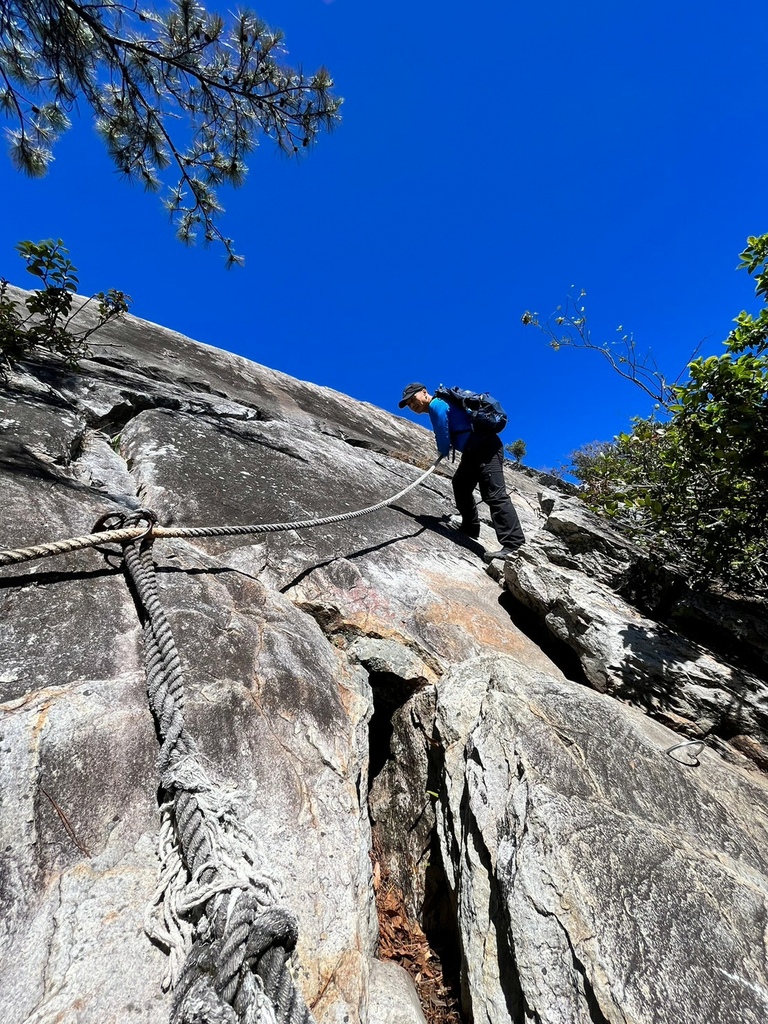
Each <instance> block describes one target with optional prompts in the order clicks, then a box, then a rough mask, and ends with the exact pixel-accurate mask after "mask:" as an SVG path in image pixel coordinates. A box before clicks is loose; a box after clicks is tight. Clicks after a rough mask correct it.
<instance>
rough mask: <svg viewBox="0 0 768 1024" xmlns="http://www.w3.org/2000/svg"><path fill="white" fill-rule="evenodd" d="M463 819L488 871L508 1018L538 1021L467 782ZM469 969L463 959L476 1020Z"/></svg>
mask: <svg viewBox="0 0 768 1024" xmlns="http://www.w3.org/2000/svg"><path fill="white" fill-rule="evenodd" d="M470 756H472V755H470ZM461 819H462V832H463V834H464V847H465V849H466V848H468V847H469V848H471V850H473V851H474V853H475V855H476V856H477V858H478V860H479V862H480V866H481V867H482V869H483V871H484V873H485V878H486V880H487V884H488V887H489V898H488V907H487V913H488V923H489V925H491V926H492V928H493V933H494V935H495V939H496V959H497V963H498V971H499V973H498V985H499V989H500V990H501V994H502V996H503V998H504V1000H505V1003H506V1008H507V1013H508V1015H509V1019H510V1020H511V1021H520V1020H524V1021H526V1022H528V1021H530V1022H535V1021H537V1020H538V1014H537V1013H536V1012H535V1010H533V1009H532V1008H531V1007H530V1006H529V1005H528V1003H527V1001H526V998H525V993H524V991H523V987H522V983H521V979H520V969H519V967H518V963H517V955H516V951H515V946H514V936H513V934H512V928H511V923H510V921H509V916H508V914H507V910H506V901H505V899H504V895H503V892H502V889H501V886H500V884H499V880H498V878H497V876H496V871H495V870H494V867H493V862H492V859H491V855H490V852H489V850H488V848H487V847H486V845H485V841H484V840H483V835H482V830H481V828H480V826H479V824H478V822H477V821H476V819H475V816H474V814H473V813H472V809H471V807H470V800H469V790H468V788H467V787H466V786H465V787H464V792H463V793H462V797H461ZM465 860H466V854H465V855H464V856H463V857H462V861H465ZM465 867H466V870H467V873H469V871H471V867H469V865H468V864H467V865H466V866H465ZM464 870H465V868H462V873H463V871H464ZM463 884H464V879H463V878H461V877H460V879H459V886H460V887H462V886H463ZM506 936H509V941H506V938H505V937H506ZM467 970H468V967H467V965H466V963H462V991H463V994H464V997H465V999H466V1000H467V1003H468V1005H467V1006H466V1007H465V1010H466V1012H467V1014H468V1016H469V1018H470V1019H472V1020H475V1021H477V1020H479V1019H481V1017H480V1012H481V1007H479V1006H475V1005H474V1000H473V999H472V993H471V991H470V985H469V980H468V978H467ZM482 1009H483V1010H484V1012H485V1013H487V1011H488V1006H487V1005H486V1006H484V1007H483V1008H482ZM487 1019H488V1021H489V1024H494V1022H493V1021H492V1020H491V1018H490V1017H488V1018H487Z"/></svg>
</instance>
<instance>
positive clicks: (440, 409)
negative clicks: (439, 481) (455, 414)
mask: <svg viewBox="0 0 768 1024" xmlns="http://www.w3.org/2000/svg"><path fill="white" fill-rule="evenodd" d="M448 412H449V410H448V403H447V402H444V401H443V400H442V398H433V399H432V401H431V402H430V403H429V418H430V420H431V422H432V429H433V430H434V432H435V440H436V441H437V450H438V451H439V452H440V454H441V455H448V454H449V453H450V451H451V431H450V427H449V425H448Z"/></svg>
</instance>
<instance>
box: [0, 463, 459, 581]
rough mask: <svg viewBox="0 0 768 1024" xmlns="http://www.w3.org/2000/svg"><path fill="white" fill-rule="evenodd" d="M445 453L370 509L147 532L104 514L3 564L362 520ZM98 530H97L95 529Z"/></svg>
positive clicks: (5, 557)
mask: <svg viewBox="0 0 768 1024" xmlns="http://www.w3.org/2000/svg"><path fill="white" fill-rule="evenodd" d="M441 459H442V455H440V456H438V458H437V459H435V461H434V462H433V463H432V465H431V466H430V467H429V469H427V470H425V472H424V473H422V474H421V476H420V477H418V478H417V479H416V480H414V481H413V483H410V484H408V486H407V487H404V488H403V489H402V490H401V491H398V492H397V494H393V495H392V497H391V498H386V499H385V500H384V501H379V502H378V503H377V504H375V505H369V506H368V507H367V508H360V509H357V510H356V511H354V512H342V513H340V514H339V515H335V516H324V517H323V518H322V519H300V520H297V521H295V522H292V523H256V524H254V525H251V526H159V525H157V524H155V523H152V524H151V528H150V530H149V531H148V530H147V529H146V528H144V527H141V526H127V527H121V528H119V529H111V530H110V529H101V527H102V526H103V525H106V523H107V522H108V521H109V520H110V519H112V518H114V517H113V516H112V515H111V514H109V515H107V516H103V517H102V519H100V520H99V522H98V523H97V524H96V527H94V532H93V533H89V534H87V535H85V536H83V537H70V538H69V539H67V540H58V541H51V543H49V544H40V545H37V546H35V547H29V548H16V549H10V550H8V551H0V567H2V566H4V565H17V564H18V563H19V562H29V561H31V560H32V559H34V558H49V557H51V556H52V555H64V554H67V553H68V552H70V551H81V550H82V549H83V548H94V547H98V546H100V545H101V544H109V543H113V542H114V543H116V544H124V543H125V542H126V541H131V540H136V539H137V538H140V537H143V536H145V535H149V536H151V537H153V538H156V537H237V536H247V535H249V534H258V533H280V532H282V531H285V530H307V529H309V528H310V527H314V526H330V525H331V524H332V523H344V522H347V520H349V519H359V518H360V517H361V516H367V515H370V514H371V513H372V512H378V511H379V510H380V509H382V508H386V507H387V506H388V505H392V504H394V502H396V501H397V500H398V499H399V498H402V497H403V496H404V495H406V494H407V493H408V492H409V491H412V490H413V489H414V487H418V485H419V484H420V483H422V481H424V480H426V478H427V477H428V476H429V474H430V473H434V471H435V470H436V469H437V466H438V463H439V462H440V460H441ZM97 528H98V530H99V532H96V530H97Z"/></svg>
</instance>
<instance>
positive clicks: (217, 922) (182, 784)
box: [124, 512, 312, 1024]
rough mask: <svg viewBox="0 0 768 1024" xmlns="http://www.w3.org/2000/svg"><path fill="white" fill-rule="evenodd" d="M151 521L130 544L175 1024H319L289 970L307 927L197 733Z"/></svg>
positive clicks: (160, 930)
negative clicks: (190, 722)
mask: <svg viewBox="0 0 768 1024" xmlns="http://www.w3.org/2000/svg"><path fill="white" fill-rule="evenodd" d="M142 519H146V514H145V513H142V512H138V513H135V514H133V515H132V516H130V517H127V519H126V528H133V527H138V528H139V529H140V530H141V532H142V533H143V534H144V536H141V537H139V538H138V539H134V540H131V541H128V542H127V543H126V544H125V546H124V565H125V571H126V575H127V576H128V579H129V581H130V585H131V588H132V591H133V594H134V599H135V601H136V606H137V608H138V612H139V618H140V620H141V625H142V633H143V640H144V648H145V656H146V666H147V694H148V697H149V705H150V709H151V711H152V714H153V716H154V719H155V723H156V726H157V731H158V733H159V736H160V741H161V746H160V753H159V757H158V768H159V772H160V783H161V787H162V789H163V791H164V792H165V794H167V800H166V801H165V802H164V804H163V807H162V818H163V821H162V826H161V832H160V858H161V868H160V881H159V883H158V889H157V892H156V893H155V899H154V901H153V905H152V908H151V910H150V912H149V915H148V920H147V923H146V926H147V931H148V932H149V934H150V936H152V937H153V938H155V939H156V940H158V941H159V942H161V943H163V944H164V945H165V946H167V947H168V948H169V951H170V952H171V968H170V976H169V978H167V979H166V986H167V987H168V986H173V987H174V999H173V1007H172V1010H171V1017H170V1021H171V1024H311V1021H312V1017H311V1014H310V1012H309V1010H308V1009H307V1006H306V1004H305V1003H304V1001H303V999H302V997H301V995H300V994H299V993H298V991H297V990H296V987H295V985H294V983H293V979H292V977H291V974H290V971H289V967H288V958H289V956H290V954H291V952H292V950H293V949H294V947H295V945H296V939H297V936H298V926H297V922H296V919H295V917H294V916H293V914H291V913H290V912H289V911H288V910H286V909H285V908H283V907H281V906H279V905H278V896H277V893H276V883H275V880H274V879H273V878H270V877H268V876H266V875H263V874H261V873H260V871H259V870H258V869H257V867H256V864H255V858H256V854H257V850H256V842H255V838H254V837H253V836H252V835H251V834H250V833H249V832H248V831H247V830H246V829H245V828H244V827H243V826H242V825H240V824H239V823H238V822H237V820H236V818H235V816H234V814H233V812H232V810H231V807H230V806H229V802H228V801H227V800H226V798H225V797H224V794H223V793H222V792H221V791H220V790H219V788H218V787H217V786H216V784H215V783H214V782H213V781H212V780H211V779H210V778H209V777H208V775H207V773H206V771H205V769H204V767H203V764H202V759H201V756H200V753H199V751H198V749H197V745H196V744H195V741H194V739H193V738H192V737H191V736H190V734H189V732H188V731H187V728H186V725H185V722H184V683H183V679H182V672H181V664H180V662H179V656H178V652H177V650H176V644H175V642H174V639H173V635H172V633H171V627H170V625H169V623H168V620H167V618H166V616H165V613H164V611H163V609H162V606H161V604H160V599H159V594H158V586H157V578H156V575H155V567H154V562H153V558H152V536H151V531H150V530H149V529H148V528H147V526H143V527H139V524H140V522H141V520H142ZM149 525H150V526H151V521H150V523H149ZM158 914H160V915H161V916H162V918H163V925H159V924H158V923H157V920H156V918H157V916H158ZM184 953H186V954H187V955H186V960H185V961H184V963H183V966H181V967H180V960H181V957H182V955H183V954H184Z"/></svg>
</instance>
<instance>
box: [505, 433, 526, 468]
mask: <svg viewBox="0 0 768 1024" xmlns="http://www.w3.org/2000/svg"><path fill="white" fill-rule="evenodd" d="M504 451H505V452H506V453H507V455H509V457H510V458H511V459H514V460H515V462H516V463H517V465H518V466H519V465H520V463H521V462H522V460H523V456H524V455H525V453H526V452H527V451H528V446H527V445H526V443H525V441H524V440H523V439H522V437H518V439H517V440H516V441H513V442H512V444H505V445H504Z"/></svg>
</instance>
